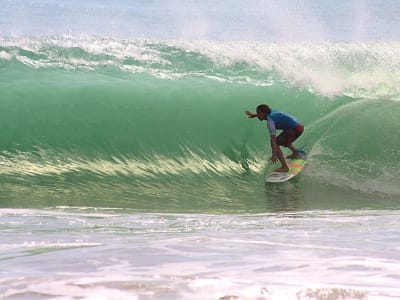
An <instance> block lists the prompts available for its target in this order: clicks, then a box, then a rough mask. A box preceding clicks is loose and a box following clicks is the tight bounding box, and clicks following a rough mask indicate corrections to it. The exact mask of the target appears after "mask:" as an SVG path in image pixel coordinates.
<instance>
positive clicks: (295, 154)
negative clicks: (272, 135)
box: [286, 151, 301, 159]
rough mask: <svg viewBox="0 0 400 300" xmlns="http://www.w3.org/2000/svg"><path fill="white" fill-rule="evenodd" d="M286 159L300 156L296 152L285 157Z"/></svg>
mask: <svg viewBox="0 0 400 300" xmlns="http://www.w3.org/2000/svg"><path fill="white" fill-rule="evenodd" d="M286 158H289V159H294V158H301V155H300V153H299V152H298V151H296V152H294V153H292V154H290V155H288V156H286Z"/></svg>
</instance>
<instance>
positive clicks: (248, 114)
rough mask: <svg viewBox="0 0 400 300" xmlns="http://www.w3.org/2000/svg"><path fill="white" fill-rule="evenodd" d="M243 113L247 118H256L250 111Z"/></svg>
mask: <svg viewBox="0 0 400 300" xmlns="http://www.w3.org/2000/svg"><path fill="white" fill-rule="evenodd" d="M244 113H245V114H246V115H247V116H248V117H249V118H254V117H256V116H257V115H256V114H253V113H252V112H251V111H248V110H246V111H245V112H244Z"/></svg>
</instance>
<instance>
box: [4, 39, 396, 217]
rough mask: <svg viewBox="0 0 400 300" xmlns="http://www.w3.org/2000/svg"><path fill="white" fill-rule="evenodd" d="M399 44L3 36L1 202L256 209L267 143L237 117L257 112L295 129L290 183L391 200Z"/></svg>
mask: <svg viewBox="0 0 400 300" xmlns="http://www.w3.org/2000/svg"><path fill="white" fill-rule="evenodd" d="M399 46H400V45H399V44H398V43H372V42H370V43H355V42H354V43H314V44H312V43H308V44H269V43H250V42H232V43H230V42H211V41H203V42H177V41H143V40H137V41H132V40H116V39H106V38H95V37H87V36H79V37H77V36H63V37H48V38H41V39H39V38H36V39H35V38H25V39H22V38H19V39H2V40H0V88H1V91H2V92H1V94H0V126H1V128H2V133H1V139H0V151H1V156H0V164H1V165H0V166H1V168H0V179H1V182H2V189H3V191H4V192H3V193H2V196H0V197H1V199H2V201H3V202H4V205H10V206H23V205H26V204H27V203H29V204H31V205H34V206H43V205H50V203H51V205H64V204H68V205H71V204H74V203H75V204H80V205H81V204H82V203H83V204H86V205H88V206H124V207H126V206H129V207H133V208H138V209H154V208H159V209H174V210H176V209H177V208H181V209H182V210H190V209H199V210H213V209H216V210H221V209H227V210H230V209H234V210H241V209H244V210H248V209H253V208H255V209H257V210H259V209H261V208H262V209H264V208H265V207H264V200H265V188H266V187H265V185H264V173H265V170H266V168H267V160H268V157H269V155H270V149H269V136H268V132H267V130H266V124H265V123H264V122H259V121H258V120H257V119H252V120H249V119H247V118H246V116H245V115H244V111H245V110H247V109H248V110H253V111H254V110H255V107H256V105H257V104H260V103H268V104H269V105H270V106H272V107H273V108H276V109H279V110H283V111H286V112H288V113H290V114H292V115H295V116H296V117H297V118H298V119H300V120H301V121H302V122H303V123H304V125H305V133H304V135H303V136H302V137H301V138H300V139H299V141H298V142H297V145H298V146H301V145H306V148H305V149H306V150H307V151H308V153H309V164H308V166H307V168H306V169H305V171H304V172H303V175H302V180H304V181H306V183H301V182H298V183H296V184H299V185H300V184H302V185H303V186H304V185H306V184H307V183H308V184H310V185H312V186H315V184H316V183H318V184H322V185H323V186H324V187H323V188H321V189H322V190H323V191H325V189H328V188H326V187H325V186H329V187H332V188H333V189H344V190H345V191H347V192H349V191H350V192H351V191H352V192H355V193H358V192H363V193H366V194H369V195H371V194H376V193H378V194H382V195H389V196H390V197H398V196H399V195H400V188H399V187H398V178H400V172H399V171H398V170H399V167H400V166H399V163H398V158H399V150H398V149H399V148H400V138H399V135H398V133H397V131H398V130H397V127H398V120H399V119H400V108H399V103H398V101H399V99H400V90H399V86H400V85H399V78H400V76H399V75H400V74H399V70H400V68H399V67H400V47H399ZM322 193H324V192H322ZM338 195H340V193H339V194H338V193H336V192H335V194H334V196H332V197H333V198H337V197H339V196H338ZM268 197H269V196H268ZM263 199H264V200H263ZM35 203H36V204H35ZM29 204H28V205H29ZM227 207H229V208H227Z"/></svg>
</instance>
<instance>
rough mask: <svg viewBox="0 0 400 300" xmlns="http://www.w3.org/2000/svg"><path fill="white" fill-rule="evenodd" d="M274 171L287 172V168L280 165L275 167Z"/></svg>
mask: <svg viewBox="0 0 400 300" xmlns="http://www.w3.org/2000/svg"><path fill="white" fill-rule="evenodd" d="M274 172H289V168H285V167H280V168H278V169H275V170H274Z"/></svg>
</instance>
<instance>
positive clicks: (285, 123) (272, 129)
mask: <svg viewBox="0 0 400 300" xmlns="http://www.w3.org/2000/svg"><path fill="white" fill-rule="evenodd" d="M299 124H300V122H299V121H298V120H297V119H296V118H294V117H292V116H291V115H288V114H286V113H283V112H281V111H278V110H275V109H273V110H272V111H271V113H270V114H269V115H268V116H267V127H268V130H269V133H270V134H271V135H276V130H277V129H279V130H287V129H292V128H295V127H296V126H297V125H299Z"/></svg>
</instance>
